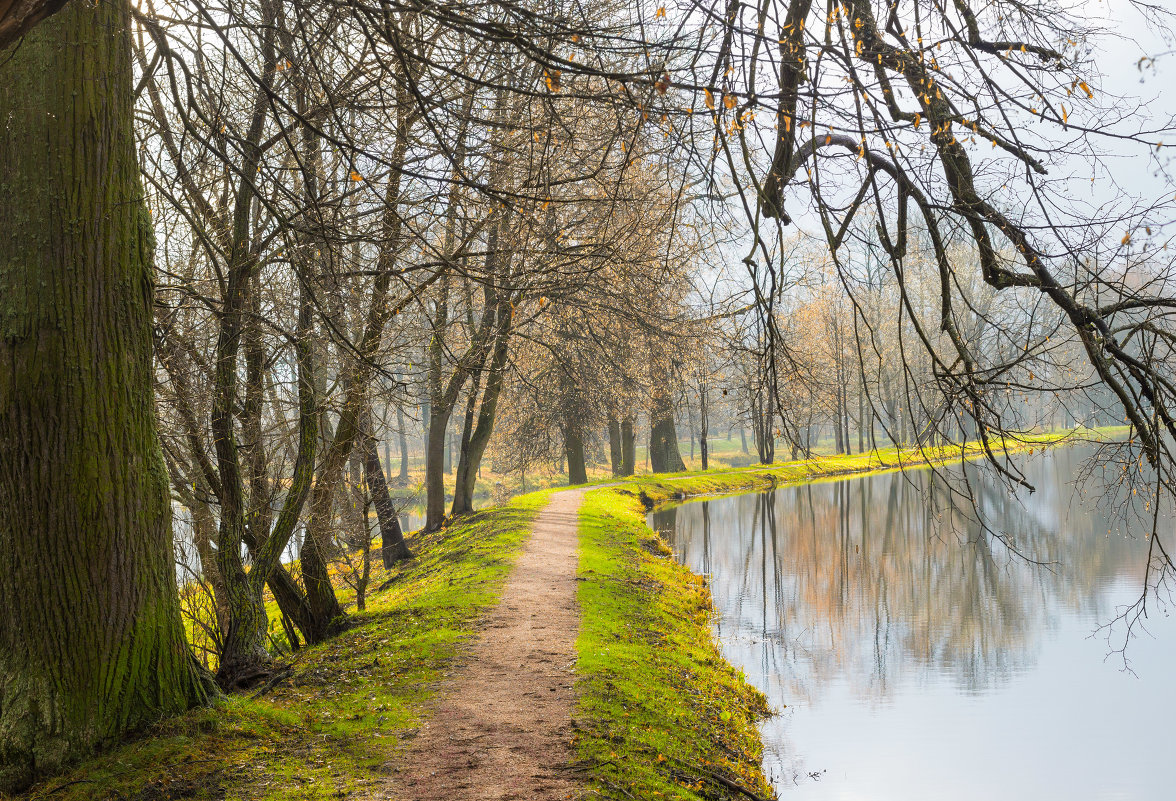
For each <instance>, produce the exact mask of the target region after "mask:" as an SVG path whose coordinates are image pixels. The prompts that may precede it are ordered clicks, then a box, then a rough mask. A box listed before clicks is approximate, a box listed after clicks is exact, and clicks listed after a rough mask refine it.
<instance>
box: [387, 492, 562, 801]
mask: <svg viewBox="0 0 1176 801" xmlns="http://www.w3.org/2000/svg"><path fill="white" fill-rule="evenodd" d="M583 495H584V493H583V491H582V490H567V491H564V492H559V493H556V494H555V495H553V496H552V498H551V502H550V503H549V504H548V505H547V507H546V508H544V509H543V511H541V512H540V513H539V516H538V518H537V519H536V521H535V524H534V527H533V529H532V534H531V537H530V539H529V540H528V541H527V543H526V545H524V546H523V551H522V554H521V555H520V557H519V560H518V563H517V565H516V566H515V569H514V572H513V573H512V574H511V576H510V578H509V579H508V580H507V584H506V587H505V589H504V591H503V595H502V601H501V603H499V605H498V606H497V607H495V608H494V609H493V610H492V611H491V612H490V614H489V615H488V616H487V617H486V618H485V620H484V621H483V622H482V624H481V630H480V633H479V635H478V637H477V639H476V640H475V641H474V643H473V644H472V645H471V646H470V648H469V649H468V650H467V651H466V653H465V655H464V657H462V658H461V659H460V661H459V662H458V663H457V664H455V665H454V667H453V669H452V672H451V674H450V676H449V678H448V679H447V680H446V681H445V683H444V684H443V685H442V687H441V688H440V690H439V692H438V696H437V700H436V702H435V704H434V709H433V711H432V713H431V714H430V715H429V717H428V719H427V722H426V723H425V724H424V726H423V727H422V728H421V730H420V732H419V733H418V734H417V736H416V737H415V738H414V739H413V741H412V742H411V745H409V747H408V749H407V753H405V754H403V756H402V757H401V759H400V765H399V768H400V769H399V770H398V771H397V772H396V773H395V774H394V778H393V780H392V782H391V783H390V784H391V787H390V791H391V793H392V795H390V796H389V797H391V798H397V799H400V800H401V801H467V800H468V801H475V799H476V801H489V800H490V799H536V800H537V801H543V800H544V799H567V798H570V797H575V794H576V790H577V787H578V785H577V783H576V782H575V781H574V779H573V778H572V777H571V776H569V775H568V774H567V773H566V772H565V768H566V767H567V765H568V763H569V762H570V761H571V760H572V747H571V740H572V728H571V721H572V710H573V707H574V704H575V694H574V691H573V686H572V685H573V680H574V668H575V662H576V633H577V631H578V630H579V625H580V611H579V605H578V603H577V601H576V566H577V562H578V551H579V549H578V543H577V529H578V513H579V510H580V503H581V501H582V500H583Z"/></svg>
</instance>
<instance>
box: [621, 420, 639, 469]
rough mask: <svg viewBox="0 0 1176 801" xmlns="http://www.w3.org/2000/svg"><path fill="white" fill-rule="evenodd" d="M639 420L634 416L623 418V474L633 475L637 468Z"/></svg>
mask: <svg viewBox="0 0 1176 801" xmlns="http://www.w3.org/2000/svg"><path fill="white" fill-rule="evenodd" d="M636 426H637V422H636V421H635V420H634V419H633V418H632V417H625V418H624V419H622V420H621V475H622V476H631V475H633V473H634V472H635V471H636V470H637V434H636V431H635V430H634V429H635V428H636Z"/></svg>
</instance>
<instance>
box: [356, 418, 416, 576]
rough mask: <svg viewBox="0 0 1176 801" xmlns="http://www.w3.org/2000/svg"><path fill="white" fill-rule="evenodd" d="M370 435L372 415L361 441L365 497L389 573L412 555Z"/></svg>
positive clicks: (374, 441)
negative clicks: (377, 527)
mask: <svg viewBox="0 0 1176 801" xmlns="http://www.w3.org/2000/svg"><path fill="white" fill-rule="evenodd" d="M371 431H372V422H371V415H370V414H368V416H367V419H366V420H365V425H364V431H363V440H362V444H363V456H364V483H365V484H367V491H368V497H369V498H371V500H372V504H373V505H374V506H375V507H376V519H377V520H378V521H379V523H380V542H381V545H380V558H381V559H382V560H383V562H384V568H385V569H388V568H391V567H392V566H393V565H395V564H396V563H397V562H399V561H400V560H402V559H411V558H412V551H410V550H409V549H408V543H407V542H405V541H404V531H403V530H402V529H401V528H400V519H399V518H398V517H397V516H396V507H395V505H393V503H392V496H390V495H389V494H388V482H387V481H386V480H385V478H384V468H383V466H382V465H381V464H380V454H379V452H378V451H377V450H376V440H375V439H374V438H373V437H372V436H371ZM365 524H366V523H365Z"/></svg>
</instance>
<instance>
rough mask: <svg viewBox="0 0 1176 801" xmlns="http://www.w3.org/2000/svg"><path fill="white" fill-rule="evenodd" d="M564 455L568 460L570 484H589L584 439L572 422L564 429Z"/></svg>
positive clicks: (568, 422)
mask: <svg viewBox="0 0 1176 801" xmlns="http://www.w3.org/2000/svg"><path fill="white" fill-rule="evenodd" d="M564 454H565V455H566V456H567V459H568V484H569V485H572V486H575V485H576V484H586V483H588V471H587V470H586V469H585V467H584V438H583V437H582V436H581V435H580V429H579V426H577V425H576V424H575V423H574V422H572V421H571V420H569V421H567V422H566V423H565V427H564Z"/></svg>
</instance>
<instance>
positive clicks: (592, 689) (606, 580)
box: [576, 489, 769, 801]
mask: <svg viewBox="0 0 1176 801" xmlns="http://www.w3.org/2000/svg"><path fill="white" fill-rule="evenodd" d="M644 515H645V511H644V508H643V506H642V504H641V503H640V501H639V500H638V499H637V498H636V497H634V496H633V495H631V494H628V493H624V492H620V491H615V490H605V489H602V490H595V491H591V492H589V493H588V495H587V496H586V497H585V500H584V506H583V507H582V509H581V512H580V526H581V528H580V574H579V578H580V580H581V584H580V592H579V601H580V609H581V629H580V636H579V639H578V641H577V650H578V653H579V659H578V662H577V668H576V671H577V675H578V679H577V680H578V685H577V687H578V691H579V706H578V710H577V717H576V727H577V730H578V737H577V749H578V754H579V757H580V759H581V760H583V764H584V768H585V776H586V779H587V780H588V782H589V784H590V785H591V787H592V789H594V790H595V791H596V792H597V793H598V794H599V795H600V796H602V797H604V798H610V799H626V798H641V799H654V798H677V799H691V800H692V801H694V800H695V799H697V800H698V801H701V799H714V798H737V797H743V798H747V795H746V794H744V793H742V792H741V791H739V790H738V789H736V788H738V787H742V788H744V789H745V790H746V791H748V792H750V793H752V794H754V795H755V796H760V797H766V796H767V795H769V791H768V787H767V785H766V782H765V780H764V778H763V774H762V773H761V771H760V761H761V753H760V741H759V735H758V732H757V730H756V722H757V721H758V720H759V719H761V718H763V717H764V716H766V715H767V714H768V713H769V710H768V708H767V700H766V699H765V698H764V696H763V695H762V694H761V693H760V692H759V691H758V690H756V689H755V688H753V687H751V686H750V685H749V684H747V682H745V681H744V679H743V677H742V675H740V674H739V673H738V672H736V671H735V669H734V668H732V667H731V666H730V665H729V664H728V663H727V662H726V661H725V660H724V659H723V658H722V656H721V655H720V654H719V651H718V648H717V647H716V645H715V643H714V641H713V640H712V638H711V631H710V621H711V599H710V593H709V591H708V590H707V588H706V586H705V584H704V582H703V580H702V579H701V578H699V577H698V576H695V575H694V574H692V573H691V572H690V571H689V570H687V569H686V568H684V567H681V566H679V565H678V564H677V563H675V562H674V561H673V560H672V559H671V558H670V553H669V550H668V549H667V548H666V546H665V544H664V543H663V542H662V541H661V540H660V539H659V538H658V536H657V534H655V533H654V532H652V531H650V530H649V529H648V528H647V527H646V525H645V520H644Z"/></svg>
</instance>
